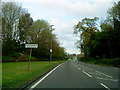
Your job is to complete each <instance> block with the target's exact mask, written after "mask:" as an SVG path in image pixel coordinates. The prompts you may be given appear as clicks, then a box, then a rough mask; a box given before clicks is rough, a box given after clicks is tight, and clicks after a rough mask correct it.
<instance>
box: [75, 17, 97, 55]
mask: <svg viewBox="0 0 120 90" xmlns="http://www.w3.org/2000/svg"><path fill="white" fill-rule="evenodd" d="M97 20H98V18H97V17H94V18H93V19H90V18H84V19H83V20H82V22H79V23H78V24H77V25H75V27H74V34H79V36H80V41H77V43H76V44H77V46H78V47H79V48H80V49H81V52H82V53H84V54H85V56H86V57H88V56H89V55H90V50H91V40H92V39H93V38H94V34H95V32H97V31H98V29H97V27H96V21H97Z"/></svg>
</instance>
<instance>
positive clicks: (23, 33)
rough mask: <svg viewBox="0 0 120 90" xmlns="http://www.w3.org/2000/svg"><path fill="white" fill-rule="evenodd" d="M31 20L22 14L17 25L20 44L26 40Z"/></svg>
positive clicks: (28, 16) (27, 15)
mask: <svg viewBox="0 0 120 90" xmlns="http://www.w3.org/2000/svg"><path fill="white" fill-rule="evenodd" d="M32 23H33V19H32V18H31V17H30V14H29V13H25V14H23V15H22V16H21V17H20V19H19V23H18V28H19V40H20V42H21V43H26V42H27V38H28V34H27V33H28V32H29V30H30V28H31V26H32Z"/></svg>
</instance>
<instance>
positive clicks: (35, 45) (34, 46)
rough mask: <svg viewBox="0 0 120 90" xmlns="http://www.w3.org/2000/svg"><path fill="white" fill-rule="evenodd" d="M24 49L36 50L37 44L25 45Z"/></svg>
mask: <svg viewBox="0 0 120 90" xmlns="http://www.w3.org/2000/svg"><path fill="white" fill-rule="evenodd" d="M25 48H38V44H25Z"/></svg>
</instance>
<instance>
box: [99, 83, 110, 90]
mask: <svg viewBox="0 0 120 90" xmlns="http://www.w3.org/2000/svg"><path fill="white" fill-rule="evenodd" d="M100 84H101V85H102V86H103V87H105V88H106V89H108V90H111V89H110V88H108V87H107V86H106V85H105V84H103V83H100Z"/></svg>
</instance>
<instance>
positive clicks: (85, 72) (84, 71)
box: [82, 71, 92, 77]
mask: <svg viewBox="0 0 120 90" xmlns="http://www.w3.org/2000/svg"><path fill="white" fill-rule="evenodd" d="M82 72H83V73H84V74H86V75H88V76H89V77H92V76H91V75H90V74H88V73H86V72H85V71H82Z"/></svg>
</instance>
